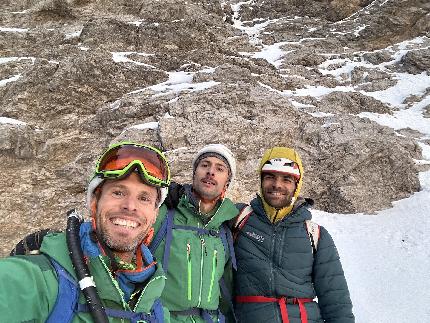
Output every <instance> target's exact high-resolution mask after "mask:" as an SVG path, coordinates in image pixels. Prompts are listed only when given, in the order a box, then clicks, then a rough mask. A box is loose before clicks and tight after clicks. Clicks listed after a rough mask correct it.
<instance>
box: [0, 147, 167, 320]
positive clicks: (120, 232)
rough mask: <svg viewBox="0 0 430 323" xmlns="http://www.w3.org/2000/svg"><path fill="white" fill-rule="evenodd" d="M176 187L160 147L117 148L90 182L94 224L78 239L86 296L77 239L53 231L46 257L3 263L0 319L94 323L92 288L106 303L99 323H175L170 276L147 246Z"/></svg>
mask: <svg viewBox="0 0 430 323" xmlns="http://www.w3.org/2000/svg"><path fill="white" fill-rule="evenodd" d="M169 182H170V172H169V166H168V164H167V162H166V159H165V157H164V155H163V154H162V153H161V152H159V151H158V150H157V149H155V148H153V147H150V146H145V145H140V144H136V143H130V142H122V143H119V144H116V145H112V146H111V147H109V148H108V150H107V151H106V152H105V153H104V154H103V155H102V156H101V157H100V158H99V160H98V162H97V165H96V170H95V173H94V176H93V178H92V179H91V181H90V183H89V185H88V194H87V204H88V207H89V209H90V212H91V217H92V221H91V222H84V223H82V224H81V225H80V227H79V231H77V234H76V236H75V237H74V238H79V240H77V241H78V247H77V249H81V251H82V252H83V256H84V258H83V259H79V260H80V261H81V263H80V265H82V266H85V265H87V266H88V270H89V274H90V275H91V278H90V277H87V278H85V279H82V280H80V281H79V287H80V288H81V289H82V290H83V291H84V292H80V291H79V287H76V282H77V277H78V276H77V274H76V272H75V269H74V268H76V263H73V264H72V260H71V257H70V256H69V251H71V252H72V254H74V253H76V250H68V246H67V243H68V242H69V238H68V239H67V243H66V235H65V234H64V233H52V234H48V235H47V236H45V237H44V239H43V243H42V246H41V248H40V254H39V255H25V256H14V257H8V258H4V259H1V260H0V322H45V321H46V322H53V323H54V322H55V323H57V322H70V321H73V322H93V318H94V317H95V316H94V311H95V310H94V308H95V305H94V304H95V303H96V302H95V301H94V296H92V297H93V298H88V297H87V294H85V290H86V289H87V288H94V285H95V290H96V291H97V294H98V299H99V301H100V302H101V306H102V307H101V309H102V310H101V312H102V313H101V314H100V313H99V317H101V319H100V320H95V319H94V321H96V322H100V321H101V322H107V321H109V322H169V313H168V311H167V310H165V309H164V308H163V307H162V305H161V302H160V300H159V298H160V296H161V292H162V290H163V288H164V284H165V275H164V273H163V271H162V269H161V266H159V265H158V264H157V263H156V262H155V260H154V259H153V256H152V254H151V252H150V251H149V249H148V247H147V244H149V241H150V240H151V238H152V235H153V227H152V226H153V224H154V222H155V220H156V217H157V213H158V209H159V206H160V205H161V203H162V202H163V200H164V198H165V196H166V195H167V187H168V185H169ZM68 230H70V228H69V229H68ZM69 232H70V231H69ZM69 235H70V233H69ZM77 236H79V237H77ZM68 237H69V236H68ZM79 247H80V248H79ZM74 292H75V294H73V293H74ZM83 294H85V297H84V295H83ZM97 294H96V296H97ZM74 295H75V296H74ZM93 301H94V302H93ZM74 302H76V304H75V303H74ZM103 308H104V309H103Z"/></svg>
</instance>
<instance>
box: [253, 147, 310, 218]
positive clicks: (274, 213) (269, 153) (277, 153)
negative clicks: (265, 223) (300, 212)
mask: <svg viewBox="0 0 430 323" xmlns="http://www.w3.org/2000/svg"><path fill="white" fill-rule="evenodd" d="M276 158H286V159H289V160H291V161H293V162H295V163H296V164H297V165H298V166H299V171H300V178H299V180H298V181H297V185H296V191H295V192H294V195H293V198H292V200H291V204H290V205H288V206H286V207H284V208H282V209H276V208H274V207H272V206H270V205H269V204H268V203H267V202H266V201H265V200H264V197H263V196H264V195H263V192H262V187H261V174H262V169H263V166H264V165H265V164H266V163H267V162H268V161H269V160H271V159H276ZM258 173H259V176H260V194H261V200H262V202H263V206H264V210H265V213H266V215H267V216H268V217H269V219H270V220H271V221H272V222H276V221H279V220H280V219H282V218H284V217H285V216H287V215H288V214H289V213H290V212H291V211H292V210H293V208H294V204H295V202H296V201H297V199H298V197H299V194H300V190H301V188H302V183H303V175H304V169H303V164H302V160H301V158H300V156H299V154H298V153H297V152H296V151H295V150H294V149H292V148H286V147H273V148H270V149H268V150H266V152H265V153H264V155H263V157H262V158H261V161H260V167H259V168H258Z"/></svg>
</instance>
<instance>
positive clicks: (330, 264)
mask: <svg viewBox="0 0 430 323" xmlns="http://www.w3.org/2000/svg"><path fill="white" fill-rule="evenodd" d="M259 173H260V179H261V195H257V197H256V198H255V199H253V200H252V201H251V205H250V206H248V207H247V208H244V211H242V212H241V214H240V215H239V216H238V218H237V220H236V223H235V229H234V231H235V236H236V240H235V250H236V256H237V272H236V273H235V279H234V282H235V285H234V286H235V300H236V311H235V313H236V316H237V318H238V321H239V322H240V323H254V322H278V323H281V322H282V323H311V322H312V323H323V322H325V323H353V322H354V315H353V314H352V304H351V299H350V296H349V291H348V286H347V283H346V280H345V276H344V273H343V270H342V265H341V263H340V259H339V255H338V252H337V250H336V246H335V244H334V242H333V240H332V238H331V236H330V234H329V233H328V232H327V230H326V229H325V228H323V227H321V226H318V225H317V224H316V223H314V222H311V221H310V219H311V218H312V214H311V213H310V211H309V210H308V208H309V207H310V206H311V205H312V204H313V201H312V200H310V199H306V200H305V199H303V198H300V197H299V193H300V189H301V186H302V182H303V174H304V170H303V166H302V162H301V160H300V157H299V155H298V153H297V152H296V151H294V150H293V149H290V148H285V147H274V148H271V149H269V150H267V151H266V152H265V154H264V155H263V158H262V160H261V163H260V168H259Z"/></svg>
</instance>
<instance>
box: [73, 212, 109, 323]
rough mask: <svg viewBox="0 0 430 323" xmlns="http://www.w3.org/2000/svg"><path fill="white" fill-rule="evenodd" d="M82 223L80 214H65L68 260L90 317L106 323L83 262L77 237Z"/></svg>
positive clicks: (106, 320) (91, 278)
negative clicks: (73, 269)
mask: <svg viewBox="0 0 430 323" xmlns="http://www.w3.org/2000/svg"><path fill="white" fill-rule="evenodd" d="M82 221H83V217H82V215H81V214H79V213H78V212H76V210H75V209H73V210H70V211H69V212H67V231H66V240H67V247H68V248H69V253H70V259H71V260H72V264H73V267H74V268H75V272H76V276H77V277H78V281H79V288H80V289H81V290H82V292H83V293H84V296H85V299H86V301H87V303H88V307H89V309H90V313H91V316H92V318H93V320H94V322H96V323H108V322H109V320H108V317H107V315H106V312H105V309H104V307H103V304H102V302H101V300H100V297H99V295H98V294H97V289H96V284H95V283H94V280H93V277H92V276H91V275H90V271H89V269H88V266H87V264H86V263H85V262H84V254H83V252H82V248H81V239H80V237H79V228H80V226H81V223H82Z"/></svg>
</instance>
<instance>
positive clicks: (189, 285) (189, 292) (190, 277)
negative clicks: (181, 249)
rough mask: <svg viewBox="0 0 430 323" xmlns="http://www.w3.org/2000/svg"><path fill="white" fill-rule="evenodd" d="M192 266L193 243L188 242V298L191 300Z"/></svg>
mask: <svg viewBox="0 0 430 323" xmlns="http://www.w3.org/2000/svg"><path fill="white" fill-rule="evenodd" d="M191 282H192V266H191V245H190V243H189V242H187V299H188V300H189V301H191V296H192V295H191V290H192V289H191V288H192V285H191Z"/></svg>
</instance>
